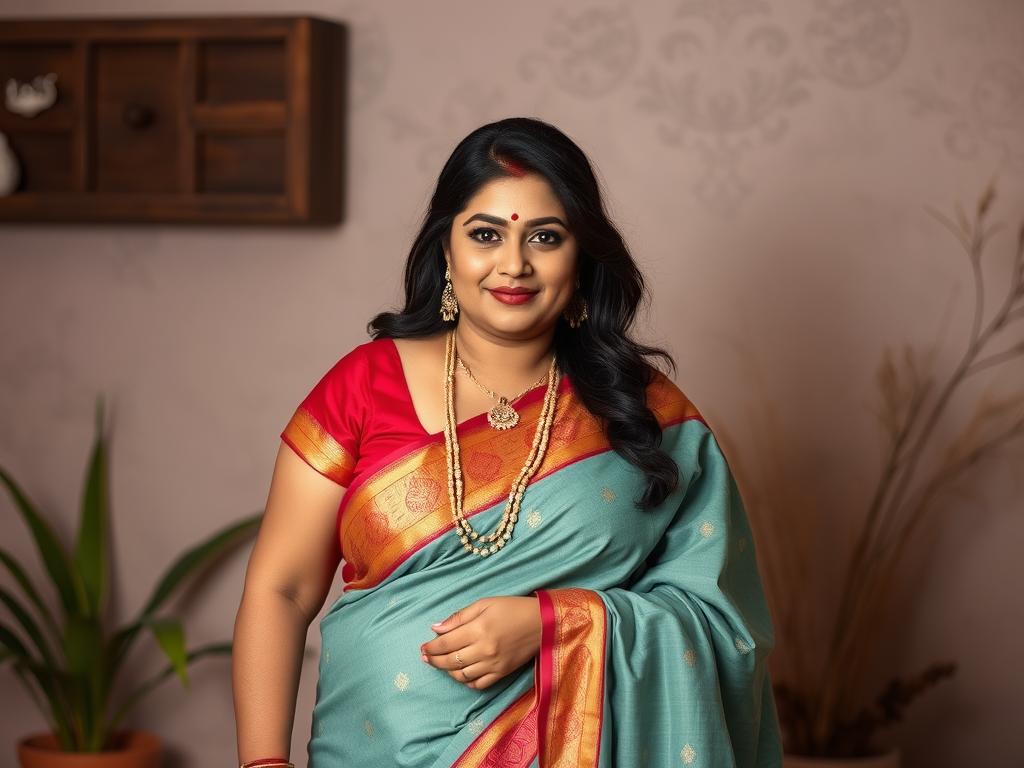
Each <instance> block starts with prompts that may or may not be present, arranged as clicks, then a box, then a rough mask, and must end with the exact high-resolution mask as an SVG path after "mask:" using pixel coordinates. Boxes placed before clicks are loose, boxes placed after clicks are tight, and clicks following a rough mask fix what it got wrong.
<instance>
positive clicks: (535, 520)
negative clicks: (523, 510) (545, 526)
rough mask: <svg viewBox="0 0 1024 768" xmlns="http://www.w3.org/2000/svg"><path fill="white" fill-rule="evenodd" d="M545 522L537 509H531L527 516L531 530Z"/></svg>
mask: <svg viewBox="0 0 1024 768" xmlns="http://www.w3.org/2000/svg"><path fill="white" fill-rule="evenodd" d="M542 522H543V518H542V517H541V516H540V512H539V511H537V510H536V509H531V510H530V514H528V515H527V516H526V524H527V525H528V526H530V527H531V528H536V527H537V526H538V525H540V524H541V523H542Z"/></svg>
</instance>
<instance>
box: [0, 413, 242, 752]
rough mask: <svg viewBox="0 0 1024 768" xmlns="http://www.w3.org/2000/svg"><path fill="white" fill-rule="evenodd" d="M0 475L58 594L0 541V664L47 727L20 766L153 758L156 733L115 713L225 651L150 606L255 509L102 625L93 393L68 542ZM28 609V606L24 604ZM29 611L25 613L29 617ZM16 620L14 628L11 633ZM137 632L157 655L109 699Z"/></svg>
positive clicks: (103, 563)
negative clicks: (0, 580) (154, 668)
mask: <svg viewBox="0 0 1024 768" xmlns="http://www.w3.org/2000/svg"><path fill="white" fill-rule="evenodd" d="M0 482H2V484H3V485H4V486H5V487H6V488H7V491H8V492H9V493H10V496H11V498H12V499H13V501H14V507H15V509H17V510H18V511H19V512H20V513H21V516H22V518H23V519H24V521H25V523H26V525H27V526H28V528H29V531H30V532H31V535H32V537H33V539H34V541H35V544H36V547H37V548H38V551H39V555H40V557H41V559H42V561H43V564H44V566H45V570H46V573H47V574H48V577H49V581H50V583H51V586H52V588H53V590H54V591H55V592H56V594H57V596H58V598H59V614H58V615H57V616H55V615H54V613H53V612H52V611H51V610H50V609H49V608H48V607H47V604H46V602H45V601H44V599H43V597H42V595H41V594H40V590H39V589H37V587H36V585H34V584H33V583H32V582H31V580H30V579H29V578H28V576H27V574H26V572H25V569H24V568H23V567H22V566H21V564H20V563H19V562H18V561H17V560H16V559H15V558H14V556H13V555H12V554H11V553H10V552H8V551H6V550H5V549H2V548H0V564H2V565H3V567H4V568H5V569H6V570H7V572H8V573H10V575H11V576H13V577H14V581H15V582H16V583H17V585H18V586H19V587H20V591H21V593H22V595H21V596H18V595H15V594H14V593H12V592H11V591H9V590H8V589H5V588H3V587H0V602H3V604H4V606H5V607H6V609H7V611H8V612H9V613H10V614H11V616H12V617H13V619H14V624H13V625H11V624H8V623H6V622H5V621H2V620H0V666H2V665H3V664H5V663H8V662H9V663H10V664H11V665H12V668H13V671H14V673H15V674H16V675H17V677H18V679H19V680H20V681H21V683H22V684H23V686H24V687H25V689H26V690H27V691H28V693H29V695H30V696H31V698H32V699H33V701H34V702H35V704H36V705H37V706H38V708H39V710H40V711H41V712H42V713H43V715H44V716H45V717H46V719H47V721H48V723H49V726H50V732H48V733H40V734H33V735H30V736H26V737H25V738H23V739H21V740H20V741H19V743H18V758H19V760H20V762H21V765H22V766H23V768H57V767H61V768H64V767H69V766H75V768H86V767H89V768H92V767H95V768H99V767H100V766H102V767H103V768H129V767H130V768H143V767H144V766H145V767H146V768H149V767H150V766H154V767H155V766H157V765H159V761H160V757H161V753H162V750H163V747H162V743H161V741H160V739H159V738H158V737H157V736H156V735H155V734H153V733H150V732H148V731H145V730H141V729H130V728H124V727H123V725H122V724H123V720H124V718H125V716H126V715H127V714H128V713H129V712H130V711H131V709H132V707H134V706H135V705H136V704H138V702H139V701H140V700H141V699H142V698H143V697H144V696H145V695H146V694H147V693H148V692H150V691H151V690H153V689H154V688H155V687H157V685H159V683H161V682H162V681H163V680H165V679H167V678H169V677H171V676H172V675H177V676H178V678H179V679H180V680H181V682H182V684H183V685H184V686H185V687H186V688H188V686H189V678H188V666H189V665H190V664H191V663H192V662H194V661H196V660H198V659H200V658H202V657H204V656H212V655H222V654H230V653H231V643H230V642H227V643H211V644H208V645H203V646H200V647H198V648H193V649H191V650H186V647H185V633H184V629H183V626H182V622H181V619H180V618H177V617H175V616H166V615H161V614H159V611H160V609H161V607H162V606H163V605H164V604H165V602H166V601H167V600H168V599H169V598H170V597H171V595H172V594H174V593H175V592H176V591H177V589H178V588H179V587H180V586H181V585H182V584H183V583H184V582H185V581H186V579H187V578H188V577H189V576H191V575H192V574H194V573H196V572H198V571H200V570H202V569H203V568H204V566H208V565H211V564H213V563H214V562H215V561H218V560H219V559H220V557H221V556H222V555H223V554H224V553H226V552H227V551H228V550H229V549H231V548H232V547H233V546H234V545H236V544H237V543H239V542H240V541H241V540H242V539H244V538H246V537H248V536H249V535H250V534H251V533H253V532H254V531H255V530H256V529H257V528H258V526H259V522H260V519H261V518H262V515H261V514H257V515H253V516H251V517H248V518H246V519H243V520H241V521H239V522H236V523H233V524H231V525H228V526H226V527H224V528H222V529H221V530H219V531H217V532H216V533H215V534H213V535H212V536H210V537H209V538H208V539H206V540H205V541H203V542H201V543H199V544H196V545H195V546H193V547H191V548H190V549H188V550H186V551H185V552H184V553H182V554H181V555H180V556H179V557H178V558H177V559H176V560H175V561H174V562H173V563H172V564H171V566H170V567H169V568H168V569H167V571H166V572H165V573H164V574H163V576H162V577H161V578H160V580H159V581H158V582H157V584H156V587H155V589H154V590H153V593H152V595H151V596H150V598H149V600H148V601H147V602H146V604H145V605H144V606H143V608H142V610H141V611H140V612H139V614H138V615H137V616H136V617H135V618H134V619H133V620H132V621H131V622H129V623H128V624H125V625H124V626H122V627H120V628H118V629H116V630H115V631H113V632H110V631H108V627H107V621H106V620H105V615H104V614H105V613H106V610H105V609H106V597H107V591H108V551H107V526H108V511H107V509H108V499H107V488H108V485H107V445H106V438H105V436H104V429H103V400H102V397H101V398H99V399H98V400H97V405H96V436H95V440H94V442H93V446H92V453H91V458H90V461H89V465H88V468H87V471H86V477H85V487H84V489H83V492H82V503H81V519H80V523H79V528H78V534H77V539H76V542H75V547H74V550H73V551H70V552H69V551H68V550H67V549H66V548H65V547H64V545H63V544H62V543H61V542H60V541H59V540H58V537H57V536H56V534H55V532H54V530H53V528H52V527H51V526H50V525H49V523H48V522H47V521H46V520H45V519H44V518H43V516H42V515H40V514H39V512H38V511H37V509H36V507H35V505H33V504H32V502H31V501H29V499H28V497H27V496H26V494H25V493H24V492H23V491H22V489H21V488H20V487H19V486H18V484H17V483H15V481H14V480H13V478H12V477H11V475H10V473H9V472H7V471H6V470H5V469H4V468H2V467H0ZM30 609H31V610H30ZM33 613H35V616H33ZM15 626H17V627H18V628H20V631H21V636H19V635H18V634H17V633H16V632H15ZM140 633H145V634H150V635H151V636H152V637H153V638H154V639H155V640H156V642H157V645H158V646H159V648H160V649H161V651H162V652H163V654H164V656H165V657H166V659H167V662H168V663H167V665H166V667H165V668H164V669H162V670H161V671H160V672H159V673H157V674H155V675H153V676H152V677H150V678H149V679H147V680H145V681H143V682H141V683H139V684H136V685H135V686H134V687H133V688H131V689H130V691H129V693H128V694H127V695H126V696H123V697H121V700H120V701H119V702H117V706H116V708H115V706H114V701H113V696H112V693H113V689H114V684H115V682H117V679H118V673H119V672H120V670H121V669H122V666H123V663H124V661H125V659H126V657H127V655H128V652H129V650H130V649H131V647H132V644H133V643H134V641H135V639H136V638H137V637H138V636H139V634H140Z"/></svg>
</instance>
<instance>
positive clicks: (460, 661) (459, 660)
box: [455, 651, 466, 667]
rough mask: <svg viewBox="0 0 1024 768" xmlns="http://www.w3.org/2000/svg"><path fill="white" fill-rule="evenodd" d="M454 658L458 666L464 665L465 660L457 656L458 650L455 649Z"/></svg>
mask: <svg viewBox="0 0 1024 768" xmlns="http://www.w3.org/2000/svg"><path fill="white" fill-rule="evenodd" d="M455 660H456V661H457V662H459V666H460V667H464V666H466V662H464V661H463V660H462V657H461V656H459V652H458V651H456V652H455Z"/></svg>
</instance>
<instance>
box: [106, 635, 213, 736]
mask: <svg viewBox="0 0 1024 768" xmlns="http://www.w3.org/2000/svg"><path fill="white" fill-rule="evenodd" d="M221 655H227V656H230V655H231V643H211V644H210V645H204V646H201V647H199V648H196V649H194V650H191V651H189V652H188V654H187V655H186V659H187V661H188V663H189V664H191V663H192V662H193V661H196V660H197V659H200V658H202V657H203V656H221ZM174 673H175V667H174V665H173V664H169V665H168V666H167V667H166V668H165V669H164V670H163V671H162V672H161V673H160V674H158V675H155V676H154V677H152V678H150V679H149V680H147V681H146V682H144V683H143V684H142V685H140V686H139V687H138V688H136V689H135V690H134V691H132V693H131V694H129V696H128V697H127V698H126V699H125V701H124V703H123V704H122V705H121V707H120V708H119V709H118V710H117V712H116V713H115V714H114V716H113V718H111V720H110V728H111V729H112V730H113V729H114V728H116V727H117V726H118V725H119V724H120V722H121V719H122V718H123V717H124V716H125V715H126V714H128V712H130V711H131V709H132V707H134V706H135V705H136V704H138V703H139V701H140V700H141V699H142V697H143V696H145V695H146V694H147V693H149V692H150V691H151V690H153V689H154V688H156V686H158V685H159V684H160V683H161V682H163V681H164V680H166V679H167V678H168V677H170V676H171V675H173V674H174Z"/></svg>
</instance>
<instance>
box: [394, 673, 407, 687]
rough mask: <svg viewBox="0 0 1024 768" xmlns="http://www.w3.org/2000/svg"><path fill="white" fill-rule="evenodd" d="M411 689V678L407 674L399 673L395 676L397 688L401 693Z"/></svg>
mask: <svg viewBox="0 0 1024 768" xmlns="http://www.w3.org/2000/svg"><path fill="white" fill-rule="evenodd" d="M408 687H409V676H408V675H407V674H405V672H399V673H398V674H397V675H395V688H397V689H398V690H400V691H404V690H405V689H406V688H408Z"/></svg>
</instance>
